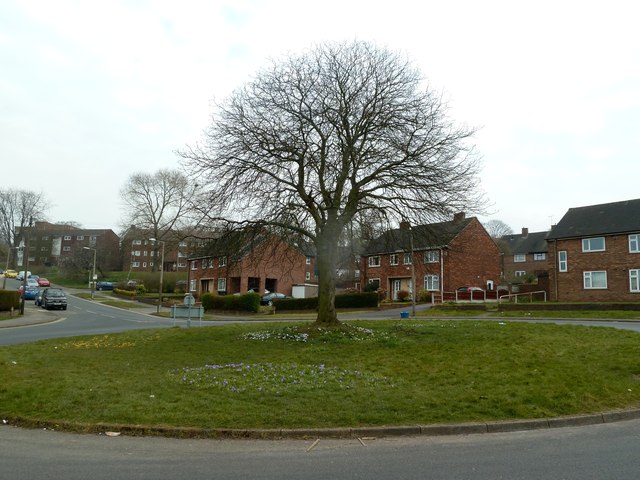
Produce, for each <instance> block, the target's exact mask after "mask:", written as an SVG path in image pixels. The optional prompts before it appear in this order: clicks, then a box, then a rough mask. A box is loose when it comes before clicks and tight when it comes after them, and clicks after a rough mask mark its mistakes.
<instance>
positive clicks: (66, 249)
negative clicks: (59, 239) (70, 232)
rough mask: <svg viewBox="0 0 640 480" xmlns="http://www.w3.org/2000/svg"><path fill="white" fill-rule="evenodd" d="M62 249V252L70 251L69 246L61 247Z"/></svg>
mask: <svg viewBox="0 0 640 480" xmlns="http://www.w3.org/2000/svg"><path fill="white" fill-rule="evenodd" d="M62 251H63V252H70V251H71V247H62Z"/></svg>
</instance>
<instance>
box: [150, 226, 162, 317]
mask: <svg viewBox="0 0 640 480" xmlns="http://www.w3.org/2000/svg"><path fill="white" fill-rule="evenodd" d="M149 240H151V241H152V242H156V243H161V244H162V254H161V258H160V285H159V286H158V310H157V313H160V306H161V305H162V280H163V279H162V274H163V273H164V241H163V240H156V239H155V238H150V239H149Z"/></svg>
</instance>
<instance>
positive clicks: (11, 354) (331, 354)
mask: <svg viewBox="0 0 640 480" xmlns="http://www.w3.org/2000/svg"><path fill="white" fill-rule="evenodd" d="M351 325H352V327H353V328H351V329H348V330H346V331H337V332H327V331H323V332H318V331H315V330H314V329H312V328H311V327H309V324H303V325H300V326H299V328H298V327H296V326H294V325H291V324H287V325H282V324H264V325H261V326H257V325H228V326H224V327H203V328H192V329H184V328H182V329H180V328H173V329H169V330H161V331H160V330H154V331H149V330H145V331H135V332H131V333H122V334H115V335H100V336H91V337H79V338H70V339H56V340H48V341H42V342H38V343H36V344H28V345H17V346H9V347H2V348H0V368H1V369H2V372H3V378H2V382H1V383H0V418H3V419H6V418H9V419H29V420H31V421H45V420H46V421H54V422H63V421H64V422H70V423H76V424H96V423H116V424H122V423H127V424H135V425H146V426H182V427H200V428H296V427H305V428H313V427H339V426H374V425H405V424H411V425H415V424H430V423H439V422H465V421H490V420H500V419H513V418H540V417H555V416H562V415H569V414H577V413H588V412H598V411H604V410H610V409H618V408H625V407H631V406H634V407H635V406H637V405H638V403H639V401H640V384H638V379H639V378H640V342H639V340H640V337H638V334H637V333H633V332H627V331H620V330H614V329H608V328H597V327H578V326H560V325H551V324H550V325H534V324H523V323H516V322H513V323H510V322H506V321H472V320H469V321H467V320H451V321H429V320H403V321H387V322H353V323H352V324H351Z"/></svg>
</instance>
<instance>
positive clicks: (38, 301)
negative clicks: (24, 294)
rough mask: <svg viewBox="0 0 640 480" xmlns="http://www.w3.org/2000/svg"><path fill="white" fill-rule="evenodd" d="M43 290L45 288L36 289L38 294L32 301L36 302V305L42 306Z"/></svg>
mask: <svg viewBox="0 0 640 480" xmlns="http://www.w3.org/2000/svg"><path fill="white" fill-rule="evenodd" d="M45 290H46V288H45V289H40V290H38V294H37V295H36V298H35V299H34V300H35V302H34V303H35V304H36V307H41V306H42V294H43V293H44V291H45Z"/></svg>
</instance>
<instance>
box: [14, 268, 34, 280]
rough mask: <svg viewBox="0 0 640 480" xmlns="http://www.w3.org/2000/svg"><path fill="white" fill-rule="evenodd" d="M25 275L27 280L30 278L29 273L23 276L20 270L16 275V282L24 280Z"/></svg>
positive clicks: (23, 273)
mask: <svg viewBox="0 0 640 480" xmlns="http://www.w3.org/2000/svg"><path fill="white" fill-rule="evenodd" d="M25 275H26V277H27V278H29V277H30V276H31V272H29V271H27V272H26V274H25V271H24V270H20V271H19V272H18V274H17V275H16V280H24V277H25Z"/></svg>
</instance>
